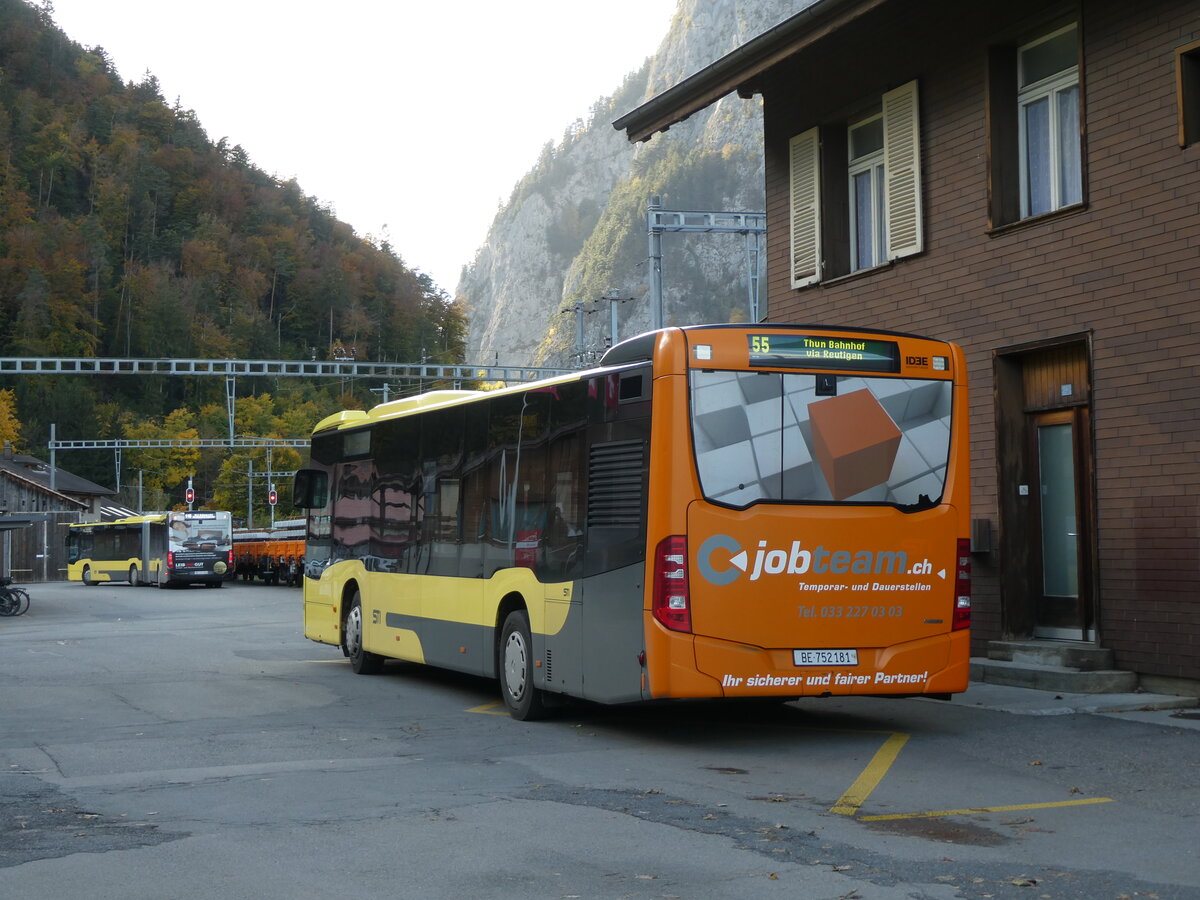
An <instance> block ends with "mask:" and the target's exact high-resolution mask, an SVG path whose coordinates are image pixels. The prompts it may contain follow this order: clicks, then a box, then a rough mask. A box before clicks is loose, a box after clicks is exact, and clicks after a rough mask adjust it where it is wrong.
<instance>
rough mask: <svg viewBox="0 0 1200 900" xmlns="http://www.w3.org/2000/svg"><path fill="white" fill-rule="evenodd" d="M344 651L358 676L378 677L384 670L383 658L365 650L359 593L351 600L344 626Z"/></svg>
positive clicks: (355, 593)
mask: <svg viewBox="0 0 1200 900" xmlns="http://www.w3.org/2000/svg"><path fill="white" fill-rule="evenodd" d="M342 651H343V652H344V653H345V654H346V656H348V657H350V668H351V669H352V670H354V673H355V674H356V675H377V674H379V672H380V671H382V670H383V657H382V656H379V655H378V654H375V653H370V652H368V651H366V650H364V649H363V614H362V597H361V595H360V594H359V592H358V591H355V592H354V596H353V597H351V598H350V608H349V609H347V610H346V621H345V622H344V623H343V624H342Z"/></svg>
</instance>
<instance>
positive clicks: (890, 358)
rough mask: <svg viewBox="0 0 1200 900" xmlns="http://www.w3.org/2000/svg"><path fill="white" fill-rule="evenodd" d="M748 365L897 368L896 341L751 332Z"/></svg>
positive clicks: (819, 367) (862, 370) (886, 369)
mask: <svg viewBox="0 0 1200 900" xmlns="http://www.w3.org/2000/svg"><path fill="white" fill-rule="evenodd" d="M748 338H749V341H750V365H752V366H779V367H785V366H794V367H796V368H805V369H807V368H812V369H853V370H855V371H857V372H899V371H900V345H899V344H897V343H896V342H895V341H878V340H869V339H866V338H853V337H845V336H842V337H832V336H829V335H816V334H751V335H748Z"/></svg>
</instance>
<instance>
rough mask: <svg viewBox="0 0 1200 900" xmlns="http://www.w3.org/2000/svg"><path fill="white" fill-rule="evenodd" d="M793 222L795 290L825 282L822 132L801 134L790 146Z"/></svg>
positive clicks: (792, 248)
mask: <svg viewBox="0 0 1200 900" xmlns="http://www.w3.org/2000/svg"><path fill="white" fill-rule="evenodd" d="M788 151H789V157H790V165H789V168H790V178H791V182H790V188H791V190H790V193H791V221H792V244H791V264H792V287H794V288H800V287H804V286H805V285H809V284H814V283H816V282H817V281H819V280H820V278H821V213H820V208H821V190H820V185H821V178H820V173H821V162H820V141H819V135H818V129H816V128H810V129H809V130H808V131H806V132H804V133H803V134H798V135H796V136H795V137H794V138H792V139H791V141H790V142H789V144H788Z"/></svg>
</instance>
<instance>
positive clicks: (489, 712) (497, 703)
mask: <svg viewBox="0 0 1200 900" xmlns="http://www.w3.org/2000/svg"><path fill="white" fill-rule="evenodd" d="M503 706H504V701H503V700H493V701H492V702H491V703H483V704H481V705H479V706H472V707H471V708H470V709H468V710H467V712H469V713H481V714H483V715H485V716H507V715H508V710H507V709H503V708H501V707H503Z"/></svg>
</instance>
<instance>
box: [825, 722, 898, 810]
mask: <svg viewBox="0 0 1200 900" xmlns="http://www.w3.org/2000/svg"><path fill="white" fill-rule="evenodd" d="M906 743H908V735H907V734H901V733H900V732H898V731H894V732H891V733H890V734H889V735H888V739H887V740H886V741H884V742H883V746H882V747H880V748H879V749H878V750H877V751H876V752H875V756H874V757H873V758H872V759H871V761H870V762H869V763H867V767H866V768H865V769H863V770H862V773H861V774H860V775H859V776H858V778H856V779H855V780H854V784H852V785H850V790H848V791H846V793H844V794H842V796H841V797H839V798H838V802H837V803H835V804H834V805H833V806H832V807H831V808H830V810H829V811H830V812H832V813H838V814H839V815H843V816H853V815H855V814H856V813H857V812H858V810H859V807H861V806H862V805H863V803H865V802H866V800H867V798H868V797H869V796H871V791H873V790H875V788H877V787H879V782H881V781H883V776H884V775H886V774H887V771H888V769H890V768H891V767H892V763H894V762H895V761H896V757H897V756H898V755H899V754H900V751H901V750H902V749H903V748H904V745H905V744H906Z"/></svg>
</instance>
